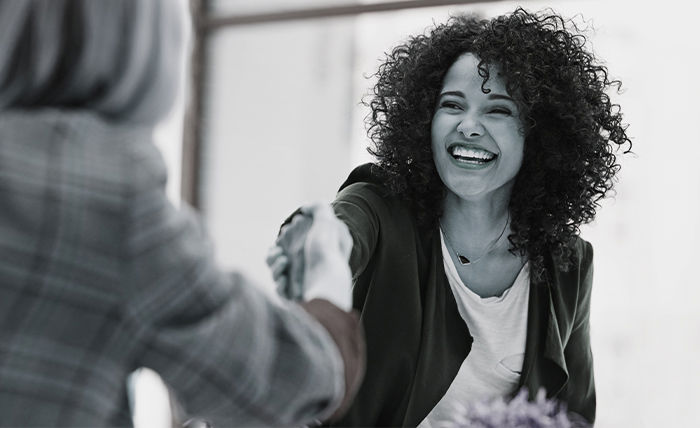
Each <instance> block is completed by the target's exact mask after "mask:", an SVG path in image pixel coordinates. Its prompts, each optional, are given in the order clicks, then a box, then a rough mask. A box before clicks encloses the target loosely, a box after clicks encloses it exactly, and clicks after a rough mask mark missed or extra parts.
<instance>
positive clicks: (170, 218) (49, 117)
mask: <svg viewBox="0 0 700 428" xmlns="http://www.w3.org/2000/svg"><path fill="white" fill-rule="evenodd" d="M165 182H166V171H165V166H164V164H163V161H162V158H161V156H160V153H159V152H158V151H157V149H156V148H155V146H154V145H153V144H152V143H151V142H150V132H149V131H148V130H143V129H141V130H139V129H126V128H125V127H123V126H116V125H113V124H109V123H107V122H104V121H102V120H100V119H99V118H97V117H96V116H93V115H91V114H89V113H79V112H60V111H57V110H45V111H40V112H33V113H31V114H28V113H22V112H8V111H6V112H3V113H0V320H1V321H0V425H2V426H59V425H64V426H93V427H97V426H129V425H131V417H130V412H129V406H128V400H127V394H126V384H125V379H126V377H127V376H128V374H129V373H130V372H132V371H133V370H135V369H136V368H138V367H150V368H152V369H154V370H155V371H156V372H158V373H159V374H160V375H161V376H162V377H163V379H164V380H165V381H166V382H167V383H168V384H169V385H170V387H171V388H172V389H173V390H174V391H175V393H176V395H177V397H178V398H179V399H180V401H181V403H182V404H183V406H184V407H185V409H186V411H187V412H188V413H189V414H190V415H192V416H200V417H203V418H205V419H208V420H209V421H211V422H213V423H214V425H216V426H239V425H267V426H272V425H288V424H293V423H300V422H304V421H309V420H311V419H314V418H324V417H325V416H328V413H329V412H330V411H332V410H334V408H335V406H336V405H337V404H338V402H339V401H340V400H341V399H342V397H343V394H344V380H343V370H344V369H343V361H342V359H341V357H340V354H339V353H338V349H337V348H336V347H335V344H334V342H333V340H332V339H331V337H330V336H329V334H328V333H327V331H326V330H325V329H324V328H323V327H322V326H321V325H320V324H318V323H317V322H316V321H315V320H313V319H312V318H311V317H310V316H309V315H308V314H307V313H306V312H304V311H303V310H302V309H301V308H300V307H299V306H297V305H295V304H291V303H285V302H279V301H275V300H272V299H271V298H269V297H268V296H267V295H265V294H264V293H263V292H261V291H260V289H259V288H258V287H256V286H255V285H254V284H252V283H251V282H250V281H249V280H248V279H246V278H245V277H244V276H242V275H240V274H235V273H233V274H230V273H224V272H222V271H220V270H219V269H217V267H216V266H215V263H214V259H213V255H212V252H211V248H210V245H209V244H208V243H207V240H206V238H205V236H204V235H203V234H202V231H201V229H200V228H199V226H198V223H197V220H196V217H195V216H194V215H193V214H192V213H191V212H190V211H188V210H187V209H185V208H183V209H176V208H174V207H173V206H172V205H171V204H170V203H169V202H168V200H167V198H166V195H165ZM241 245H244V244H241ZM261 256H262V255H261Z"/></svg>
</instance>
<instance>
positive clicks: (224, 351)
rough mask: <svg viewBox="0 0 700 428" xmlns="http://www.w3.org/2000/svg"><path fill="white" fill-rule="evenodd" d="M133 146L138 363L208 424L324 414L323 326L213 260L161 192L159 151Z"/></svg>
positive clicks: (296, 420)
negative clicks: (221, 268) (137, 149)
mask: <svg viewBox="0 0 700 428" xmlns="http://www.w3.org/2000/svg"><path fill="white" fill-rule="evenodd" d="M139 150H142V151H143V152H141V153H136V154H135V156H134V159H133V160H132V161H131V162H130V164H131V165H132V168H133V169H132V173H133V177H134V183H135V185H134V187H133V189H132V190H131V192H130V197H129V204H128V207H129V210H130V215H129V216H128V217H129V218H128V219H127V224H128V226H127V229H128V233H127V237H128V238H127V251H126V256H125V260H124V263H125V274H126V275H127V278H126V282H125V283H126V284H128V288H127V289H126V300H125V309H124V311H125V313H126V318H127V320H128V325H129V326H130V327H129V328H131V329H133V340H135V341H138V346H137V347H136V349H138V351H137V355H136V358H137V364H138V365H141V366H146V367H150V368H152V369H154V370H155V371H157V372H158V373H159V374H160V375H161V376H162V377H163V379H164V380H165V381H166V382H167V383H168V384H169V385H170V386H171V387H172V388H173V390H174V391H175V392H176V394H177V396H178V398H179V399H180V400H181V402H182V404H183V406H184V407H185V411H186V412H187V413H188V414H190V415H191V416H197V417H203V418H205V419H208V420H209V421H211V422H213V423H214V424H215V425H216V426H231V425H266V426H275V425H292V424H301V423H304V422H309V421H311V420H313V419H315V418H319V419H323V418H325V417H326V416H328V415H329V413H330V412H332V411H333V410H334V408H335V407H336V406H337V405H338V403H339V401H340V400H341V399H342V396H343V393H344V381H343V370H344V369H343V363H342V360H341V358H340V355H339V353H338V350H337V348H336V347H335V345H334V344H333V341H332V339H331V338H330V336H329V335H328V333H327V332H326V331H325V330H324V329H323V327H321V326H320V324H318V323H317V322H316V321H315V320H313V319H312V318H311V317H310V316H309V315H308V314H307V313H306V312H304V311H303V310H302V309H301V308H300V307H299V306H297V305H295V304H292V303H287V302H280V301H276V300H272V299H271V298H269V297H268V296H267V295H265V294H264V293H263V292H262V291H261V290H260V289H259V288H258V287H257V286H256V285H255V284H253V283H252V282H251V281H250V280H249V279H247V278H246V277H244V276H242V275H240V274H236V273H233V274H227V273H224V272H222V271H220V270H218V269H217V267H216V266H215V263H214V258H213V254H212V251H211V248H210V245H209V244H208V243H207V240H206V238H205V236H204V235H203V233H202V231H201V228H200V227H199V226H198V222H197V219H196V216H194V214H193V213H192V212H191V211H190V210H188V209H187V208H184V207H183V208H181V209H176V208H175V207H173V206H172V205H171V204H170V203H169V201H168V200H167V198H166V195H165V191H164V186H165V172H164V167H163V165H162V161H161V160H160V157H159V155H157V153H154V151H155V149H154V148H153V147H152V146H147V147H146V146H144V147H143V148H142V149H139ZM232 221H235V219H233V220H232ZM240 245H245V243H240ZM261 257H262V255H261Z"/></svg>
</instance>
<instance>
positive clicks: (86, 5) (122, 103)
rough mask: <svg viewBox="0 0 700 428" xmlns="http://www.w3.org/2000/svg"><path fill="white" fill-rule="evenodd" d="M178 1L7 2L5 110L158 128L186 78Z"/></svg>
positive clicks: (1, 40) (0, 77) (3, 9)
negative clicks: (92, 116)
mask: <svg viewBox="0 0 700 428" xmlns="http://www.w3.org/2000/svg"><path fill="white" fill-rule="evenodd" d="M181 6H182V4H181V2H180V1H177V0H19V1H17V0H0V109H27V110H30V109H38V108H46V107H54V108H63V109H87V110H92V111H94V112H96V113H98V114H100V115H102V116H104V117H106V118H108V119H110V120H115V121H131V122H140V123H155V122H156V121H157V120H158V119H160V118H161V117H162V116H164V115H165V113H167V112H168V111H169V110H170V108H171V105H172V102H173V100H174V94H175V93H176V89H177V84H178V81H179V78H180V73H181V72H180V61H181V58H182V57H181V55H182V49H183V32H184V31H183V30H184V28H183V25H184V23H183V9H182V7H181Z"/></svg>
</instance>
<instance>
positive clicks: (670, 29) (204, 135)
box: [145, 0, 700, 427]
mask: <svg viewBox="0 0 700 428" xmlns="http://www.w3.org/2000/svg"><path fill="white" fill-rule="evenodd" d="M355 3H379V2H377V1H374V2H372V1H365V2H355ZM208 4H209V11H208V13H209V14H211V16H232V15H236V14H239V15H240V14H250V13H265V12H274V11H278V10H281V9H285V10H293V9H295V8H298V9H303V8H307V7H324V6H333V5H337V4H338V3H337V2H334V1H332V0H293V1H292V0H287V1H280V0H278V1H272V0H266V1H262V0H258V1H256V2H250V1H236V0H214V1H210V2H208ZM518 5H520V6H523V7H524V8H526V9H529V10H540V9H543V8H547V7H549V8H552V9H554V10H555V11H557V12H559V13H561V14H562V15H564V16H568V17H574V16H576V17H578V18H577V22H579V23H583V24H584V26H588V27H590V28H591V29H592V30H591V32H589V33H588V34H589V38H590V43H591V45H592V47H593V50H594V52H595V53H596V54H597V55H598V56H599V57H600V58H602V59H603V60H604V62H605V63H606V64H607V66H608V67H609V70H610V72H611V74H612V77H614V78H618V79H620V80H622V82H623V92H622V93H620V94H611V96H612V97H613V99H614V100H615V101H616V102H618V103H619V104H621V105H622V108H623V112H624V114H625V119H626V121H627V122H628V123H629V124H630V127H629V134H630V135H631V136H632V137H633V143H634V147H633V151H634V154H633V155H627V156H622V157H621V158H620V163H621V164H622V170H621V173H620V176H619V180H620V181H619V183H618V185H617V195H616V196H615V197H614V198H612V199H609V200H606V201H605V202H604V203H603V206H602V208H601V209H600V211H599V214H598V216H597V219H596V221H595V222H594V223H592V224H590V225H587V226H585V227H583V228H582V236H583V237H584V238H585V239H587V240H589V241H591V242H592V243H593V245H594V248H595V269H596V270H595V277H594V294H593V302H592V318H591V322H592V342H593V350H594V355H595V370H596V383H597V390H598V419H597V421H598V422H597V424H596V426H599V427H628V426H629V427H659V426H669V427H691V426H700V417H699V416H698V412H697V411H696V409H695V406H696V403H697V402H698V400H700V363H699V360H700V316H699V315H698V309H697V307H698V306H699V303H700V290H699V286H700V280H699V279H698V276H699V272H698V271H697V269H696V264H697V261H696V259H698V256H700V251H698V249H697V245H698V244H697V243H698V240H699V239H700V221H699V218H700V215H699V212H700V190H699V189H700V167H698V166H697V164H698V159H699V158H700V136H699V134H698V130H697V128H698V125H699V124H700V108H699V107H698V103H699V102H700V79H698V78H697V77H696V75H697V72H698V66H699V65H700V60H698V50H697V47H696V46H695V43H696V41H697V40H700V34H699V31H698V24H697V23H696V20H697V19H696V16H697V14H696V13H695V12H696V8H697V6H696V5H695V3H694V2H681V1H678V2H675V1H664V2H633V1H610V0H607V1H604V0H551V1H548V2H544V1H522V2H510V1H492V2H485V3H476V4H470V5H461V6H443V7H435V8H416V9H406V10H400V11H392V12H382V13H363V14H359V15H347V16H343V17H333V18H318V19H304V20H290V21H281V22H269V23H260V24H251V25H233V26H222V27H219V28H218V29H216V30H215V31H211V32H210V33H209V36H208V37H207V39H206V43H205V44H204V47H205V48H206V58H207V60H206V63H205V66H204V68H203V76H204V80H203V82H204V85H203V86H202V88H201V89H202V90H201V93H200V94H201V97H202V98H201V101H202V103H201V116H200V117H201V122H200V123H199V125H200V129H201V134H200V137H201V141H200V142H201V160H200V162H199V164H198V165H199V166H198V169H197V180H198V181H197V191H198V194H199V196H198V199H199V200H198V202H199V203H198V205H199V209H200V210H201V212H202V215H203V219H204V221H205V223H206V225H207V227H208V229H209V232H210V234H211V236H212V238H213V241H214V243H215V245H216V247H217V250H218V256H219V260H220V263H221V264H222V265H223V266H225V267H236V268H238V269H242V270H244V271H246V272H247V273H248V274H249V275H251V276H253V277H255V278H256V279H257V280H258V281H259V283H260V286H261V287H263V288H266V289H269V290H271V284H272V280H271V278H270V275H269V273H268V271H267V268H266V266H265V264H264V256H265V253H266V251H267V249H268V248H269V247H270V246H271V245H272V243H273V241H274V238H275V236H276V233H277V229H278V227H279V224H280V222H281V221H282V220H283V219H284V218H285V217H286V216H287V215H288V214H289V213H291V212H292V211H293V210H294V209H295V208H296V207H298V206H299V205H301V204H304V203H308V202H312V201H324V202H330V201H331V200H332V199H333V197H334V195H335V192H336V190H337V188H338V186H339V185H340V184H341V183H342V181H343V180H344V178H345V177H346V176H347V174H348V173H349V172H350V170H351V169H352V168H353V167H354V166H356V165H358V164H360V163H363V162H367V161H370V160H371V158H370V157H369V155H368V154H367V153H366V151H365V147H366V146H367V143H368V142H367V138H366V135H365V132H364V123H363V118H364V116H365V115H366V114H367V110H365V109H364V108H363V107H362V106H361V105H360V101H361V99H362V97H363V95H364V94H366V93H367V92H368V90H369V88H370V87H371V86H372V84H373V80H372V79H371V78H367V76H369V75H371V74H372V73H373V72H374V71H375V69H376V67H377V65H378V64H379V58H381V57H382V56H383V52H385V51H388V50H390V49H391V48H392V47H393V46H394V45H395V44H396V43H398V42H400V41H402V40H404V39H405V38H406V37H407V36H408V35H410V34H415V33H419V32H423V31H424V30H425V29H426V28H427V27H429V26H431V24H432V23H433V22H442V21H444V20H445V19H446V18H447V17H448V16H449V15H450V14H452V13H457V12H477V13H481V14H483V15H484V16H494V15H498V14H501V13H506V12H508V11H511V10H513V9H514V8H515V7H516V6H518ZM184 100H185V98H181V103H180V104H179V106H178V108H177V109H176V110H175V112H174V113H173V115H172V116H171V117H170V119H169V121H167V122H166V123H164V124H163V126H162V127H161V128H160V129H159V130H158V131H157V133H156V137H157V139H158V141H159V146H160V147H161V148H162V150H163V152H164V156H165V158H166V160H167V162H168V164H169V166H170V168H171V174H170V177H171V178H170V188H169V192H170V194H171V196H172V197H173V199H174V200H176V201H177V200H178V199H179V197H178V195H179V194H180V188H179V184H180V173H181V169H180V165H181V162H182V160H183V159H182V158H181V153H182V152H181V150H182V146H181V139H182V131H181V130H182V114H183V111H184V108H183V104H184ZM186 160H187V159H185V161H186ZM145 399H146V400H148V399H149V398H148V395H146V398H145Z"/></svg>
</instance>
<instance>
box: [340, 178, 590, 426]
mask: <svg viewBox="0 0 700 428" xmlns="http://www.w3.org/2000/svg"><path fill="white" fill-rule="evenodd" d="M372 168H373V167H371V166H370V164H366V165H363V166H360V167H358V168H357V169H355V171H353V172H352V174H351V175H350V177H349V178H348V180H347V181H346V182H345V183H344V184H343V186H342V187H341V190H340V192H339V193H338V196H337V199H336V200H335V202H334V203H333V206H334V209H335V211H336V214H337V215H338V217H339V218H340V219H341V220H343V221H344V222H345V223H346V224H347V225H348V227H349V229H350V233H351V234H352V237H353V240H354V246H353V250H352V255H351V260H350V264H351V269H352V272H353V280H354V288H353V301H354V303H353V305H354V307H355V308H356V309H357V310H359V311H360V312H361V314H362V322H363V324H364V327H365V330H366V338H367V372H366V376H365V380H364V382H363V384H362V386H361V389H360V392H359V394H358V395H357V398H356V399H355V402H354V403H353V405H352V407H351V408H350V410H349V411H348V413H347V414H346V415H345V417H344V418H343V419H341V420H340V421H339V422H338V423H337V424H338V425H346V426H416V425H417V424H419V423H420V422H421V421H422V420H423V418H425V416H426V415H427V414H428V413H429V412H430V410H431V409H432V408H433V407H434V406H435V404H437V402H438V401H439V400H440V398H442V396H443V395H444V393H445V391H446V390H447V388H448V387H449V386H450V384H451V383H452V380H453V379H454V377H455V375H456V374H457V371H458V370H459V367H460V365H461V364H462V362H463V361H464V359H465V358H466V356H467V354H468V353H469V351H470V349H471V344H472V337H471V336H470V334H469V330H468V328H467V326H466V324H465V322H464V321H463V319H462V317H461V316H460V315H459V313H458V310H457V304H456V302H455V298H454V296H453V294H452V291H451V289H450V286H449V283H448V281H447V278H446V276H445V271H444V268H443V261H442V250H441V247H440V237H439V230H438V228H437V227H434V228H431V229H429V230H426V229H421V228H420V227H419V226H418V224H417V222H416V219H415V216H414V215H413V213H412V212H411V210H410V209H409V207H408V206H407V205H406V204H405V203H404V202H402V201H400V200H398V199H397V198H395V197H392V196H391V195H389V194H388V192H387V191H386V189H385V188H384V187H383V186H382V184H381V181H380V180H379V179H378V178H377V177H376V176H375V175H374V174H373V173H372ZM575 250H576V255H577V263H576V265H575V266H574V267H573V268H572V269H570V270H569V271H568V272H563V271H561V270H559V269H557V268H556V267H555V265H554V263H553V260H552V259H551V257H550V258H548V259H547V260H546V263H547V266H546V268H547V275H546V278H545V279H544V280H543V281H542V282H531V284H530V304H529V310H528V326H527V340H526V346H525V361H524V363H523V372H522V376H521V380H520V385H521V387H526V388H527V389H528V390H529V392H530V394H531V396H534V394H536V393H537V390H538V389H539V388H540V387H544V388H545V389H546V391H547V395H548V396H549V397H555V398H556V399H558V400H562V401H563V402H565V403H567V406H568V409H569V410H570V411H573V412H576V413H578V414H580V415H582V416H583V417H584V418H585V419H587V420H588V421H589V422H593V420H594V418H595V406H596V401H595V387H594V382H593V360H592V356H591V350H590V341H589V322H588V320H589V308H590V296H591V279H592V274H593V267H592V258H593V251H592V247H591V245H590V244H589V243H588V242H586V241H584V240H582V239H580V238H579V239H577V242H576V243H575Z"/></svg>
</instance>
